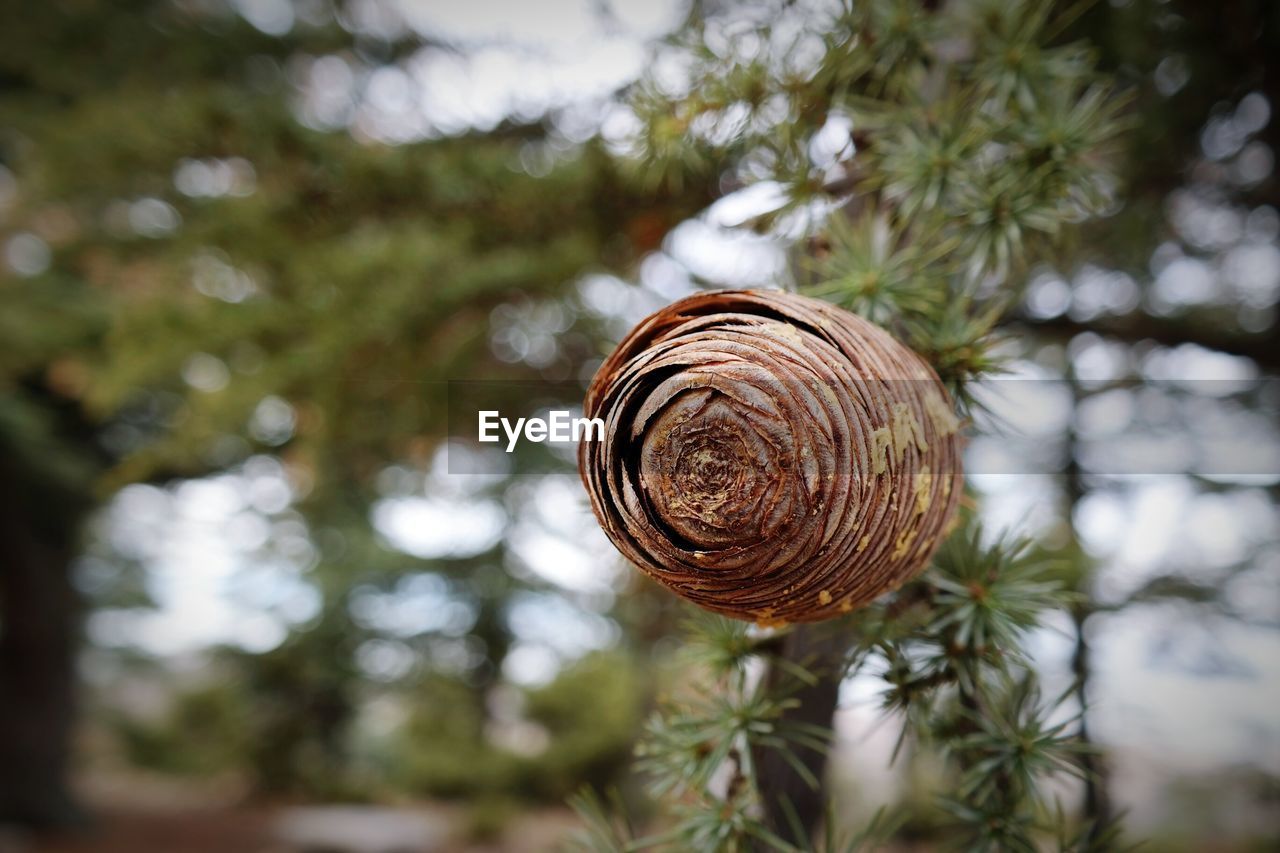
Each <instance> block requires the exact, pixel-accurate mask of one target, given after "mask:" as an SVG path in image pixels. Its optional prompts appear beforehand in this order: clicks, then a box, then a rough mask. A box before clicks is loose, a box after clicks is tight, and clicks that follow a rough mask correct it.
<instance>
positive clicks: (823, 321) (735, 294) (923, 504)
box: [579, 290, 961, 624]
mask: <svg viewBox="0 0 1280 853" xmlns="http://www.w3.org/2000/svg"><path fill="white" fill-rule="evenodd" d="M584 410H585V414H586V415H587V416H588V417H598V418H602V419H603V420H604V421H605V433H604V439H603V440H602V441H584V442H583V443H582V444H581V446H580V449H579V465H580V468H581V474H582V479H583V482H584V483H585V484H586V487H587V491H588V492H589V494H590V496H591V503H592V507H593V509H594V510H595V513H596V516H597V518H598V519H599V521H600V524H601V525H602V527H603V528H604V531H605V533H606V534H607V535H608V536H609V538H610V539H611V540H612V541H613V543H614V544H615V545H616V546H617V547H618V549H619V550H620V551H621V552H622V553H623V554H624V555H625V556H626V557H627V558H628V559H630V560H631V561H632V562H633V563H635V564H636V565H637V566H638V567H639V568H640V569H641V570H643V571H644V572H645V573H646V574H648V575H650V576H651V577H653V578H654V579H656V580H658V581H659V582H661V583H663V584H664V585H666V586H668V587H670V588H671V589H672V590H674V591H675V592H676V593H678V594H679V595H681V596H683V597H685V598H687V599H689V600H690V601H693V602H695V603H696V604H698V605H700V606H702V607H704V608H706V609H708V610H712V611H715V612H718V613H722V614H724V615H727V616H732V617H735V618H739V619H749V620H753V621H756V622H760V623H762V624H783V623H788V622H812V621H818V620H821V619H828V618H832V617H834V616H838V615H840V614H841V613H846V612H849V611H850V610H853V609H854V608H856V607H859V606H860V605H863V604H865V603H867V602H869V601H871V600H872V599H874V598H876V597H878V596H880V595H881V594H883V593H885V592H888V591H889V590H892V589H896V588H897V587H898V586H900V585H901V584H903V583H904V582H905V581H907V580H908V579H909V578H911V577H912V576H913V575H914V574H916V573H917V572H918V571H919V570H920V569H921V568H923V567H924V565H925V564H926V563H927V562H928V561H929V558H930V557H931V556H932V554H933V552H934V550H935V549H936V547H937V545H938V543H939V540H940V539H941V538H942V536H943V535H944V533H945V531H946V530H947V529H948V527H949V524H950V521H951V519H952V517H953V515H954V513H955V510H956V505H957V503H958V501H959V498H960V492H961V488H960V485H961V484H960V477H961V468H960V437H959V435H958V434H957V420H956V417H955V415H954V413H953V409H952V406H951V403H950V400H949V398H948V396H947V393H946V390H945V388H944V387H943V385H942V383H941V382H940V381H939V380H938V377H937V375H936V374H935V373H934V372H933V370H932V369H931V368H930V367H929V366H928V364H926V363H925V361H924V360H923V359H922V358H920V356H918V355H917V354H915V353H914V352H912V351H911V350H910V349H908V348H907V347H905V346H903V345H902V344H901V343H899V342H898V341H896V340H894V339H893V338H892V337H891V336H890V335H889V334H888V333H886V332H885V331H884V330H882V329H880V328H878V327H876V326H874V325H872V324H871V323H869V322H867V321H866V320H863V319H862V318H861V317H858V316H856V315H854V314H851V313H849V312H848V311H844V310H842V309H839V308H836V307H834V306H832V305H830V304H828V303H825V302H821V301H818V300H815V299H810V298H807V297H803V296H798V295H795V294H791V293H784V292H781V291H751V290H737V291H715V292H707V293H700V294H697V295H694V296H690V297H687V298H685V299H681V300H679V301H678V302H675V303H674V304H672V305H669V306H667V307H666V308H664V309H662V310H661V311H658V312H657V313H655V314H653V315H652V316H650V317H648V318H647V319H645V320H644V321H642V322H641V323H640V324H639V325H638V326H637V327H636V328H635V329H633V330H632V331H631V333H630V334H628V335H627V337H626V338H625V339H624V340H623V341H622V343H621V344H619V345H618V348H617V349H616V350H615V351H614V353H613V354H612V355H611V356H610V357H609V359H608V360H606V361H605V363H604V364H603V365H602V366H601V368H600V370H599V372H598V373H597V374H596V376H595V378H594V380H593V381H592V383H591V387H590V389H589V390H588V392H587V397H586V401H585V404H584Z"/></svg>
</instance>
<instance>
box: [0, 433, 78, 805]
mask: <svg viewBox="0 0 1280 853" xmlns="http://www.w3.org/2000/svg"><path fill="white" fill-rule="evenodd" d="M11 450H12V448H11V447H5V446H3V445H0V823H6V822H9V823H18V824H21V825H25V826H31V827H38V828H40V827H42V828H49V827H56V826H66V825H69V824H73V823H76V822H78V821H79V820H80V817H81V814H80V812H79V810H78V809H77V808H76V807H75V805H74V803H73V801H72V798H71V796H70V793H69V791H68V789H67V783H66V774H67V765H68V760H69V757H70V738H71V724H72V712H73V693H74V684H75V650H76V645H77V639H78V634H79V630H78V614H79V607H78V605H77V599H76V595H75V592H74V590H73V588H72V585H71V580H70V572H69V566H70V562H71V558H72V556H73V555H74V543H75V541H76V537H77V533H78V529H79V526H80V521H81V518H82V510H80V509H77V508H76V507H75V506H74V504H72V503H69V502H68V501H66V500H64V499H63V496H61V495H60V494H58V493H57V492H58V490H56V489H55V490H48V489H42V488H40V484H34V483H32V482H31V480H30V478H29V477H26V476H23V474H24V471H23V470H22V469H21V468H20V466H21V465H22V462H21V460H19V458H18V454H15V453H11V452H10V451H11Z"/></svg>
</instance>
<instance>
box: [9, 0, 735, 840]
mask: <svg viewBox="0 0 1280 853" xmlns="http://www.w3.org/2000/svg"><path fill="white" fill-rule="evenodd" d="M354 5H359V4H354ZM356 11H358V10H353V9H352V8H348V6H347V5H346V4H337V5H333V6H330V5H329V4H314V8H313V9H312V10H311V13H309V14H308V15H305V16H304V15H300V16H299V17H298V18H297V19H296V20H294V19H293V18H292V16H291V18H290V20H291V21H292V25H291V26H290V25H289V24H288V23H286V25H285V27H284V28H283V29H279V31H277V32H275V33H274V34H271V35H269V34H267V33H265V32H263V31H262V30H261V29H259V28H256V27H255V26H252V25H250V23H249V22H248V21H247V20H245V18H243V17H241V15H240V14H238V13H237V11H236V7H235V6H234V5H233V4H230V3H223V2H197V3H186V2H174V3H168V2H152V0H126V2H111V3H107V2H83V0H67V2H55V3H49V4H41V5H40V6H38V7H32V6H30V5H29V4H25V3H19V2H5V3H3V4H2V5H0V191H2V192H3V211H2V212H0V215H2V216H3V222H2V223H0V229H2V231H0V236H2V239H3V242H4V244H5V246H6V247H7V249H6V253H7V254H6V257H7V259H8V264H7V267H6V269H5V272H4V278H3V279H2V280H0V298H2V300H3V305H4V309H3V312H0V329H2V330H3V333H2V334H0V445H2V446H3V448H4V452H3V469H2V474H3V480H0V527H2V529H3V530H4V536H3V542H2V543H0V548H2V549H4V553H3V559H2V560H0V607H2V608H3V613H2V615H0V767H3V772H2V773H0V816H2V817H6V818H11V819H17V820H23V821H28V822H33V823H59V822H63V821H65V820H66V819H67V818H68V817H69V803H68V798H67V795H66V792H65V789H64V787H63V782H62V780H63V775H64V773H65V770H66V760H67V750H68V734H69V726H70V721H71V712H70V708H71V694H72V673H73V660H74V653H75V648H76V643H75V641H74V639H73V638H74V637H75V635H76V632H77V627H76V625H77V618H78V617H77V607H76V603H75V602H76V596H75V595H74V594H73V592H72V587H71V583H70V577H69V574H68V572H69V566H70V562H71V558H72V556H73V555H74V554H75V552H76V548H77V543H78V541H79V536H80V531H81V529H82V526H83V522H84V520H85V518H86V513H88V512H89V511H90V510H91V509H92V508H93V507H94V506H97V505H100V504H101V502H102V501H103V500H104V499H105V498H107V497H108V496H110V495H111V494H112V493H113V492H114V491H115V490H116V489H118V488H119V487H120V486H122V485H124V484H127V483H130V482H138V481H165V480H167V479H169V478H174V477H191V476H198V475H202V474H206V473H209V472H213V471H218V470H222V469H226V468H229V467H231V466H234V465H236V464H238V463H239V462H241V461H243V460H244V459H245V458H246V457H248V456H249V455H251V454H252V453H254V452H269V453H276V454H279V455H280V456H281V458H282V459H283V460H284V461H285V464H286V466H287V471H288V474H289V476H290V477H291V479H292V481H293V483H294V485H295V488H296V491H298V492H299V493H302V494H304V495H305V503H304V505H303V508H304V510H305V512H306V516H307V519H308V521H309V522H310V523H311V524H312V525H313V526H314V528H315V529H317V530H320V531H326V530H344V531H346V535H345V538H342V540H341V541H343V542H345V543H346V546H345V547H344V548H341V549H338V548H335V549H333V550H332V552H331V553H321V555H320V565H319V567H318V568H317V569H316V570H315V572H314V573H313V576H314V577H315V578H316V579H317V583H318V584H319V585H320V586H321V587H322V588H323V589H324V592H325V595H326V599H327V603H326V605H325V608H326V609H325V612H326V613H328V614H331V618H332V619H335V620H338V621H339V622H346V621H348V620H349V616H348V615H347V611H346V593H347V592H348V591H349V590H350V589H351V588H352V586H353V585H354V584H356V583H357V582H358V581H361V580H364V581H378V580H382V581H388V579H391V580H393V579H394V578H393V573H392V572H391V571H388V570H386V569H381V570H380V569H379V568H378V566H379V565H381V566H384V567H385V566H386V565H387V563H388V562H389V555H387V554H386V552H385V549H381V548H378V547H377V546H376V545H374V543H373V537H372V531H371V530H370V529H369V521H368V514H367V509H368V506H369V505H370V503H371V502H372V500H373V499H374V498H375V497H376V496H377V490H376V488H375V479H376V477H377V475H378V474H379V472H380V471H381V470H382V469H383V468H384V467H385V466H386V465H387V464H389V463H391V462H394V461H397V460H403V461H405V462H406V463H407V464H409V465H414V464H416V465H419V466H422V467H425V465H426V463H427V462H428V461H429V459H430V456H431V451H432V449H433V448H434V446H435V444H436V443H437V442H438V441H439V439H440V438H441V436H442V434H443V431H444V413H445V405H444V391H443V387H444V386H443V380H445V379H449V378H458V377H463V376H468V375H470V376H484V377H486V378H503V377H515V376H521V375H537V374H536V372H532V373H531V369H530V368H529V367H528V366H526V365H520V364H516V365H514V366H513V365H511V364H508V363H506V362H501V361H498V360H496V359H495V358H493V356H492V355H491V354H490V351H489V347H488V335H487V332H488V317H489V313H490V311H491V310H492V309H493V308H494V307H495V306H497V305H500V304H502V303H504V302H506V301H510V300H512V299H513V298H514V297H520V298H521V299H539V298H544V297H550V296H554V295H555V294H557V293H560V292H562V290H563V289H564V288H565V287H566V286H567V285H569V284H571V283H573V282H574V281H575V280H576V279H577V278H578V277H579V276H581V275H582V274H583V273H584V272H586V271H588V270H592V269H597V268H600V269H602V268H606V267H617V268H622V267H625V266H626V265H627V264H629V263H631V262H632V261H633V260H634V259H636V258H637V257H638V256H639V255H640V254H641V253H643V252H645V251H648V250H650V249H652V248H653V247H654V245H656V241H657V240H659V239H660V238H661V235H662V234H663V233H664V232H665V230H667V228H669V227H670V226H671V225H673V224H674V223H677V222H679V221H681V220H682V219H684V218H685V217H687V216H688V215H690V214H692V213H693V212H695V211H696V210H698V209H699V208H701V207H702V206H704V205H705V204H706V203H707V201H708V200H709V198H710V187H709V186H708V185H706V184H705V183H704V184H690V185H687V186H686V187H684V188H682V189H681V190H680V191H679V192H662V193H658V194H656V195H655V194H654V193H653V192H651V191H650V190H649V189H648V188H644V187H641V186H640V185H638V184H637V183H636V182H635V181H633V180H631V179H629V178H628V177H627V175H626V174H625V172H624V171H623V170H621V169H620V168H619V167H618V165H617V164H616V163H614V162H613V161H612V160H611V159H610V158H609V157H607V156H606V155H605V153H604V152H603V150H602V148H601V146H600V144H599V143H597V142H587V143H585V144H575V143H570V142H568V141H567V140H565V139H564V138H563V137H561V136H558V135H556V134H555V133H554V131H553V129H552V127H551V125H550V123H533V124H528V125H513V124H504V125H502V126H500V127H498V128H496V129H494V130H492V131H491V132H488V133H485V134H483V135H468V136H463V137H458V138H449V139H438V140H430V141H423V142H418V143H414V144H409V145H403V146H399V147H392V146H389V145H386V144H380V143H377V142H373V141H371V140H368V139H363V140H361V139H357V138H354V137H353V135H351V134H348V133H346V132H323V131H319V130H313V129H308V128H307V127H305V126H304V125H303V124H302V123H300V121H299V120H298V118H297V114H298V113H299V112H300V111H302V112H305V103H303V102H304V101H305V99H306V98H307V97H314V96H318V95H324V96H333V95H334V94H335V93H334V92H331V91H322V90H323V86H324V85H325V84H324V80H325V79H326V78H324V69H326V68H328V69H329V70H330V71H332V70H334V69H345V70H346V71H347V72H348V73H349V74H353V75H363V74H365V73H366V71H367V70H369V69H371V68H376V67H378V66H380V65H384V64H387V63H394V62H396V61H398V60H400V59H403V58H405V57H407V56H409V55H411V54H412V53H413V52H415V51H419V50H423V49H432V46H431V45H430V44H429V43H428V42H427V40H426V39H424V38H423V37H422V36H420V35H418V34H416V33H414V32H413V31H412V30H410V29H408V28H407V27H403V26H402V27H399V28H393V29H391V30H387V31H382V30H378V31H371V30H370V29H369V28H368V27H362V26H361V25H360V23H359V22H360V21H361V20H363V19H361V18H360V17H359V15H357V14H355V12H356ZM267 29H273V27H267ZM277 29H278V28H277ZM440 49H441V50H443V49H444V48H440ZM325 63H327V64H325ZM295 84H296V85H295ZM317 87H318V88H317ZM337 95H338V96H340V97H344V98H355V97H357V96H355V95H352V94H351V93H349V92H346V91H345V90H344V91H341V92H338V93H337ZM348 106H349V107H351V106H354V101H351V103H349V104H348ZM530 152H535V153H540V155H545V157H549V158H550V165H549V167H548V169H547V170H545V171H546V173H545V174H542V170H539V174H538V176H537V177H535V176H533V175H531V174H530V173H529V171H528V170H527V169H526V168H524V167H522V165H521V157H522V155H523V156H524V157H525V159H526V160H527V159H528V157H529V154H530ZM577 340H578V343H577V344H576V345H575V343H574V341H575V338H574V337H573V336H564V337H563V338H562V347H561V352H560V354H559V362H558V363H559V364H561V365H565V364H572V363H574V362H576V361H577V360H580V359H581V358H582V357H584V355H585V354H587V353H589V352H590V351H591V350H592V347H591V344H590V340H589V339H587V338H585V337H580V338H578V339H577ZM575 346H576V347H577V349H576V350H575ZM331 538H332V537H331ZM362 541H367V542H369V543H370V548H369V549H367V550H366V549H362V546H360V545H359V543H360V542H362ZM339 551H341V554H340V553H339ZM371 552H381V553H380V554H375V555H374V559H371V560H370V561H369V562H361V561H360V559H359V558H360V557H363V556H370V553H371ZM343 555H345V557H344V556H343ZM488 559H489V560H490V565H493V566H495V567H496V566H498V565H500V564H501V555H500V554H498V555H494V554H491V555H489V557H488ZM404 562H405V560H404V559H403V558H397V560H396V572H397V573H398V571H399V569H400V567H402V566H403V564H404ZM433 568H434V569H436V570H443V571H445V572H448V571H450V566H449V565H448V562H447V561H443V562H442V563H440V564H438V565H436V566H434V567H433ZM470 568H472V567H470V566H459V567H458V569H459V571H466V570H469V569H470ZM470 577H471V576H469V575H467V574H461V576H460V578H459V579H458V580H457V583H458V584H459V585H462V586H466V585H467V584H468V582H469V580H470ZM476 600H477V601H478V602H479V613H478V616H477V620H476V624H477V627H476V629H475V630H476V631H477V632H482V633H485V634H486V645H487V650H488V656H489V657H488V658H487V659H486V661H485V662H484V663H483V665H482V666H481V669H482V670H483V671H487V672H489V673H490V674H492V673H495V672H496V667H497V665H498V664H499V663H500V662H501V656H502V646H503V644H504V643H505V642H506V641H505V640H504V639H503V634H504V632H505V630H506V629H505V627H504V625H503V622H502V619H501V616H500V614H501V608H502V599H501V596H500V595H498V596H492V595H478V596H477V597H476ZM338 627H339V628H340V627H341V626H340V625H339V626H338ZM286 648H287V649H289V650H290V651H288V652H286V651H285V650H281V652H280V653H279V656H286V655H287V656H288V659H285V657H281V662H280V666H279V667H275V668H274V669H272V668H270V660H269V659H265V658H264V659H263V661H262V666H261V667H259V668H258V672H259V675H260V676H261V678H262V679H268V680H269V679H271V678H273V677H274V676H273V675H272V673H275V674H276V675H280V674H281V673H282V672H283V671H284V670H289V672H290V673H292V672H294V671H295V667H299V666H301V667H302V669H301V670H298V671H299V672H306V671H307V669H306V667H307V666H309V665H310V666H323V667H336V669H334V670H333V672H334V673H341V672H343V667H344V666H346V664H345V663H344V661H343V660H342V657H343V656H345V655H346V654H347V652H346V651H342V652H341V653H340V654H338V655H337V656H336V657H335V652H334V650H333V649H330V648H329V647H327V646H326V647H325V648H324V649H322V650H319V651H318V654H319V656H318V657H317V658H316V659H315V661H314V663H313V664H303V663H301V662H300V661H298V660H295V659H294V658H293V656H294V655H295V654H297V655H303V656H304V657H305V656H307V655H308V654H309V652H308V651H307V649H306V648H305V647H304V646H293V645H290V646H287V647H286ZM292 677H293V676H292V675H289V676H288V678H292ZM334 677H337V675H336V674H335V675H334ZM288 678H286V679H285V681H280V682H278V683H275V685H274V686H273V687H271V688H265V687H264V690H267V692H268V693H270V692H271V691H285V693H284V694H283V695H285V696H287V697H288V699H289V700H290V701H292V700H293V699H296V698H297V697H296V696H295V695H293V694H292V693H291V692H290V691H292V690H293V687H290V686H289V684H290V683H291V682H289V681H288ZM295 686H296V685H295ZM480 686H481V687H482V686H483V685H480ZM330 688H332V689H330ZM330 688H325V689H326V690H327V691H329V692H326V694H325V695H326V696H329V697H330V699H331V700H332V701H330V699H325V700H324V704H325V707H326V709H327V710H326V711H325V712H324V718H325V722H324V723H323V725H322V728H323V729H324V731H325V732H326V733H325V734H317V736H322V738H323V739H325V740H328V739H329V738H331V737H332V736H333V731H334V730H340V729H341V727H342V726H343V725H344V722H345V719H346V717H347V716H348V715H349V712H350V708H349V707H348V705H349V702H348V700H346V699H342V698H340V697H341V696H342V695H343V694H344V692H345V691H346V690H347V689H348V688H347V687H344V686H342V685H337V684H335V685H330ZM307 689H308V690H309V689H310V688H307ZM263 695H266V694H263ZM317 701H320V700H319V699H317ZM270 704H272V703H271V701H270V700H269V701H268V705H270ZM481 707H483V706H481ZM291 713H292V712H291V711H281V712H280V716H279V719H280V722H281V725H285V726H293V725H295V724H298V725H310V723H311V722H313V721H311V720H309V719H306V718H296V717H295V718H292V719H290V714H291ZM335 727H336V729H335ZM317 731H318V730H317ZM276 734H277V735H279V737H272V738H270V739H269V740H266V741H263V748H266V749H272V750H286V751H292V750H293V746H291V744H293V743H294V739H293V738H292V737H291V736H284V735H283V734H281V733H280V732H277V733H276ZM308 736H310V735H308ZM293 760H294V759H292V758H286V757H283V756H282V757H281V758H280V761H283V762H285V764H286V765H288V764H290V763H291V762H293ZM279 763H280V762H279V761H276V760H275V759H272V760H270V761H268V762H266V764H264V768H265V767H266V766H268V765H269V766H270V767H276V766H277V765H278V764H279ZM270 772H271V775H272V776H273V777H274V773H275V771H270ZM272 784H273V785H278V784H286V780H275V782H273V783H272Z"/></svg>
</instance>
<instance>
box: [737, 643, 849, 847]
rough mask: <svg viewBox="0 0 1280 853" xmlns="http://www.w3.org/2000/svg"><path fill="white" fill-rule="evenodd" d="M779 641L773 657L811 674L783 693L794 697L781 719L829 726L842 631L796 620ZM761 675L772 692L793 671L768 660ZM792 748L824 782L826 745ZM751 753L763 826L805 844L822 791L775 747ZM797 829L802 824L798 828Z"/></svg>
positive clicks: (822, 803) (818, 814)
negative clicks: (812, 677) (811, 678)
mask: <svg viewBox="0 0 1280 853" xmlns="http://www.w3.org/2000/svg"><path fill="white" fill-rule="evenodd" d="M781 646H782V648H781V651H780V652H779V653H778V656H779V657H782V658H784V659H786V660H788V661H790V662H792V663H794V664H797V665H799V666H802V667H804V668H805V669H806V670H808V671H809V672H811V673H813V674H814V675H815V676H817V681H816V682H814V683H813V684H804V685H801V686H800V687H799V689H798V690H793V691H790V693H789V695H790V696H792V697H794V698H795V699H797V700H799V704H798V705H797V706H796V707H794V708H791V709H789V710H788V711H786V712H785V713H784V715H783V723H784V724H786V723H803V724H805V725H810V726H820V727H822V728H825V729H830V728H831V722H832V719H833V717H834V716H835V710H836V702H837V701H838V699H839V693H840V681H841V678H842V676H843V674H844V660H845V653H846V652H847V651H848V647H849V640H848V637H846V636H842V635H841V634H840V633H838V632H837V631H835V630H833V629H832V626H831V625H829V624H828V625H799V626H797V627H795V628H793V629H792V630H791V631H790V633H788V634H786V635H785V636H784V637H782V638H781ZM765 678H766V679H767V683H766V685H765V688H766V689H767V690H768V691H769V692H770V693H771V694H775V695H777V694H780V693H787V686H788V684H789V683H791V682H792V681H794V678H795V676H794V675H791V674H789V673H788V672H787V671H786V669H785V668H784V667H779V666H777V665H773V666H771V667H770V668H769V671H768V673H767V674H766V675H765ZM792 751H793V753H794V757H795V758H797V759H799V761H800V763H801V764H803V765H804V767H805V769H807V770H808V771H809V772H810V773H811V774H813V777H814V778H816V779H818V780H820V781H823V782H825V775H826V769H827V752H828V750H826V749H823V750H815V749H810V748H808V747H805V746H796V747H795V748H794V750H792ZM753 758H754V761H755V766H756V778H757V780H758V783H759V786H760V799H761V802H762V804H763V806H764V823H765V826H767V827H768V828H769V830H770V831H771V832H773V833H774V834H776V835H778V836H779V837H781V838H783V839H785V840H786V841H789V842H791V843H792V844H795V845H796V846H798V847H801V848H803V849H808V848H810V847H811V846H812V845H811V841H810V839H811V838H813V837H814V833H815V832H816V830H817V828H818V826H819V825H820V824H821V822H822V818H823V815H824V813H825V810H826V803H827V794H826V791H825V790H823V788H822V787H819V788H817V789H815V788H814V787H813V786H812V785H810V784H809V783H808V781H806V779H805V777H804V776H803V775H801V774H800V773H799V772H798V771H797V770H796V768H795V767H793V766H792V765H791V763H790V762H788V761H787V760H786V759H785V758H783V756H782V754H781V753H780V752H779V751H778V750H776V749H757V750H756V751H755V755H754V756H753ZM798 830H803V834H801V833H800V832H799V831H798Z"/></svg>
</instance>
